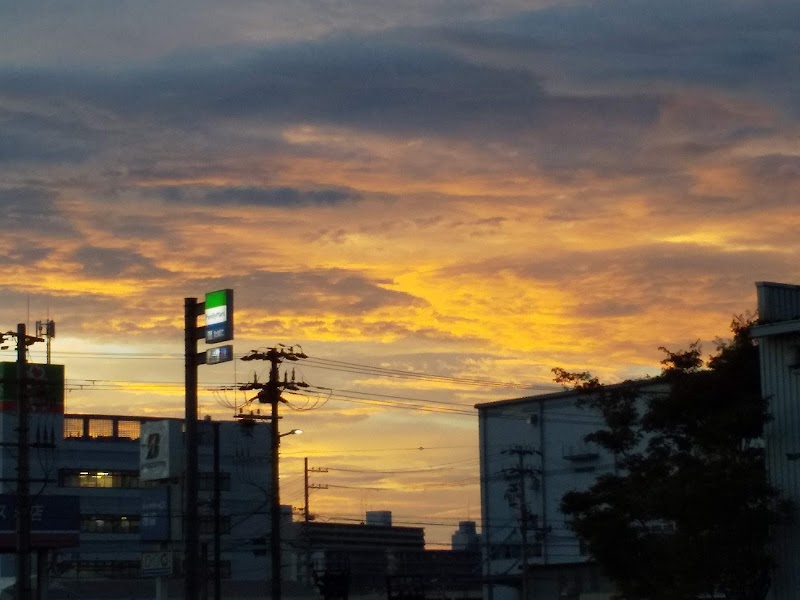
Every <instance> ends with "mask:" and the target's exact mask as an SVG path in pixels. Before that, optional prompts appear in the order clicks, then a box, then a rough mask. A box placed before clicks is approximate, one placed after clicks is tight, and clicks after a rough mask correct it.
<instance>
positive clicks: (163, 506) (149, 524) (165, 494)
mask: <svg viewBox="0 0 800 600" xmlns="http://www.w3.org/2000/svg"><path fill="white" fill-rule="evenodd" d="M169 523H170V516H169V486H166V485H165V486H161V487H155V488H148V489H143V490H142V520H141V522H140V524H139V534H140V537H141V539H142V541H146V542H166V541H168V540H169V534H170V527H169Z"/></svg>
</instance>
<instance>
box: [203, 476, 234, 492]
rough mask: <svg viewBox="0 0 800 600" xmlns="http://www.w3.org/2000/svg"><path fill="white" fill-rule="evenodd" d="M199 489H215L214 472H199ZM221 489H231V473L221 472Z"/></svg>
mask: <svg viewBox="0 0 800 600" xmlns="http://www.w3.org/2000/svg"><path fill="white" fill-rule="evenodd" d="M197 489H198V490H200V491H201V492H213V491H214V474H213V473H199V474H198V477H197ZM219 489H220V490H222V491H223V492H229V491H231V474H230V473H220V474H219Z"/></svg>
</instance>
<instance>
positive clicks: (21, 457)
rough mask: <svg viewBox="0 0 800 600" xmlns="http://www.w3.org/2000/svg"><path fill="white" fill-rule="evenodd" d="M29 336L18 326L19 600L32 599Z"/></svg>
mask: <svg viewBox="0 0 800 600" xmlns="http://www.w3.org/2000/svg"><path fill="white" fill-rule="evenodd" d="M27 349H28V337H27V335H26V333H25V323H20V324H19V325H17V584H16V596H17V600H30V598H31V562H30V561H31V494H30V462H29V460H30V458H29V454H28V450H29V448H28V441H29V440H28V428H29V424H28V414H29V407H28V398H27V389H26V388H27V383H28V382H27V381H26V375H27V370H28V368H27Z"/></svg>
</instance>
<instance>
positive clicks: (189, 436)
mask: <svg viewBox="0 0 800 600" xmlns="http://www.w3.org/2000/svg"><path fill="white" fill-rule="evenodd" d="M200 315H205V326H201V327H198V325H197V317H199V316H200ZM184 336H185V337H184V341H185V381H186V465H185V468H186V483H185V490H184V519H185V521H184V523H185V524H184V542H185V557H184V561H185V562H184V598H186V599H187V600H188V599H189V598H192V599H193V598H199V597H200V594H199V580H200V578H201V575H202V578H203V580H204V581H205V574H201V573H200V572H199V571H200V569H199V558H200V536H199V531H198V529H199V518H198V510H197V479H198V465H197V463H198V461H197V445H198V439H197V438H198V436H197V367H198V365H204V364H216V363H221V362H227V361H229V360H233V346H232V345H227V346H217V347H215V348H210V349H208V350H206V351H205V352H201V353H198V352H197V341H198V340H200V339H205V341H206V343H207V344H218V343H221V342H227V341H230V340H232V339H233V290H232V289H224V290H217V291H215V292H208V293H207V294H206V297H205V302H198V301H197V298H184ZM216 554H217V553H216V552H215V555H216ZM214 571H215V573H216V576H217V577H218V576H219V565H215V568H214ZM215 587H216V586H215Z"/></svg>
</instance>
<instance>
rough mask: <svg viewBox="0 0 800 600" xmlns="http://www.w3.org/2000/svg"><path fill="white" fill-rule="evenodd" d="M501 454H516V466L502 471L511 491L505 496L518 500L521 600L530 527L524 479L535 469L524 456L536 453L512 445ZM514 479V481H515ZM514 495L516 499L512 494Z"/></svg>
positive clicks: (525, 594)
mask: <svg viewBox="0 0 800 600" xmlns="http://www.w3.org/2000/svg"><path fill="white" fill-rule="evenodd" d="M502 453H503V454H511V455H516V457H517V466H516V467H515V468H511V469H505V470H504V473H505V476H506V478H507V479H508V480H509V482H510V487H511V488H512V490H513V491H509V493H508V494H507V497H509V501H510V502H518V504H519V506H518V510H519V517H518V518H519V532H520V541H521V545H520V563H521V566H520V574H521V582H520V595H521V600H528V529H529V527H530V522H529V517H530V514H529V513H530V511H529V510H528V501H527V497H526V494H525V481H526V478H527V477H528V476H535V473H536V471H535V470H534V469H531V468H529V467H526V466H525V456H530V455H532V454H536V453H537V452H536V451H535V450H533V449H532V448H527V447H525V446H512V447H511V448H508V449H506V450H503V451H502ZM515 480H516V481H515ZM515 495H516V499H514V498H513V496H515Z"/></svg>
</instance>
